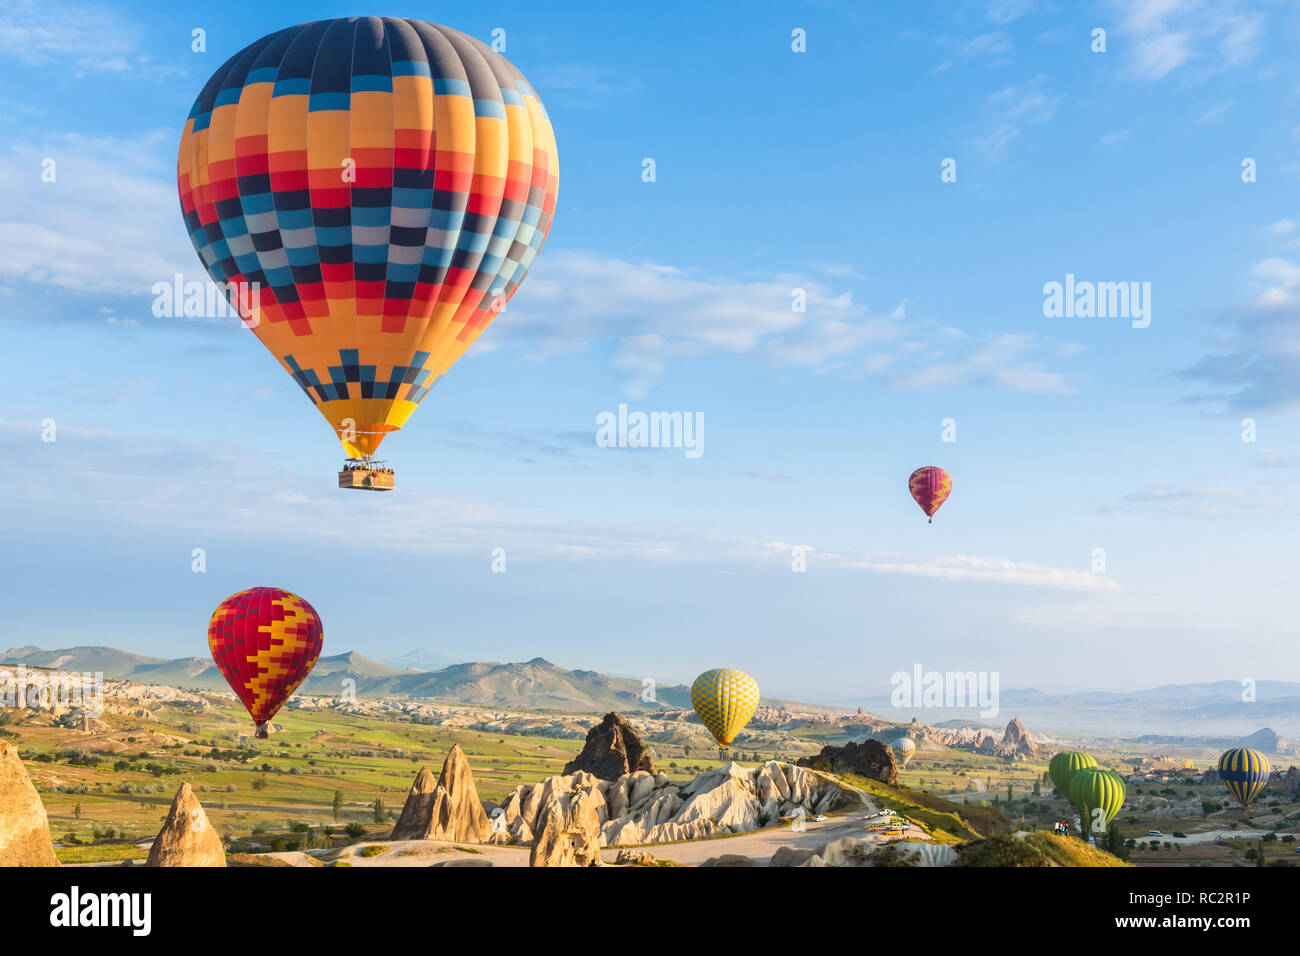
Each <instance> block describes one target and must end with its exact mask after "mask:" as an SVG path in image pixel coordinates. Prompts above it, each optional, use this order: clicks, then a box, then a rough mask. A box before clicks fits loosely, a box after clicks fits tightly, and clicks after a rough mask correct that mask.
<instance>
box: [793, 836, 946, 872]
mask: <svg viewBox="0 0 1300 956" xmlns="http://www.w3.org/2000/svg"><path fill="white" fill-rule="evenodd" d="M956 861H957V852H956V851H955V850H954V849H953V848H952V847H950V846H944V845H941V844H938V843H900V842H886V843H882V842H879V841H873V840H863V839H859V838H857V837H841V838H840V839H838V840H832V841H831V842H830V843H827V844H826V845H825V846H822V847H820V848H818V849H816V850H798V849H795V848H793V847H781V848H780V849H779V850H777V851H776V853H775V854H773V856H772V861H771V863H770V865H771V866H778V867H789V866H800V867H817V866H839V867H847V866H951V865H952V864H953V863H955V862H956Z"/></svg>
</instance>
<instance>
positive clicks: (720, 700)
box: [691, 667, 758, 750]
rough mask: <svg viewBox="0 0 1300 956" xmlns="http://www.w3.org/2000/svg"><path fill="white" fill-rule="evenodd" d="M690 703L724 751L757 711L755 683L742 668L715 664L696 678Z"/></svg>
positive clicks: (756, 683) (692, 686)
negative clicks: (714, 666)
mask: <svg viewBox="0 0 1300 956" xmlns="http://www.w3.org/2000/svg"><path fill="white" fill-rule="evenodd" d="M691 706H692V707H694V708H695V713H696V715H697V716H698V717H699V718H700V723H702V724H704V726H705V727H707V728H708V731H709V733H711V734H713V739H714V740H716V741H717V742H718V746H720V747H722V748H723V749H724V750H725V749H726V748H727V747H729V746H730V745H731V742H732V741H733V740H735V739H736V734H738V733H740V732H741V730H743V729H744V727H745V725H746V724H747V723H749V721H750V718H752V717H753V716H754V711H756V710H758V682H757V681H755V680H754V678H752V677H750V676H749V675H748V674H746V673H745V672H744V671H738V670H735V669H734V668H731V667H716V668H714V669H713V670H711V671H705V672H704V673H703V674H701V675H700V676H699V677H697V678H695V683H693V684H692V685H691Z"/></svg>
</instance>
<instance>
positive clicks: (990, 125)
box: [974, 76, 1064, 160]
mask: <svg viewBox="0 0 1300 956" xmlns="http://www.w3.org/2000/svg"><path fill="white" fill-rule="evenodd" d="M1063 98H1064V97H1063V96H1062V95H1060V94H1058V93H1054V92H1052V91H1051V90H1050V89H1048V88H1047V85H1046V81H1045V80H1044V78H1043V77H1041V76H1038V77H1035V78H1034V79H1032V80H1030V81H1028V82H1026V83H1019V84H1013V85H1011V86H1007V87H1003V88H1002V89H1000V90H998V91H997V92H995V93H993V94H991V95H990V96H988V97H987V98H986V99H985V101H984V115H983V117H982V119H981V121H980V122H981V130H980V132H979V133H978V134H977V135H976V136H975V137H974V144H975V146H976V148H977V149H979V150H980V152H982V153H983V154H984V155H985V156H986V157H987V158H988V159H990V160H998V159H1001V158H1002V157H1003V156H1004V155H1006V153H1007V150H1008V148H1009V147H1010V145H1011V144H1012V143H1013V142H1014V141H1015V140H1016V139H1017V138H1019V136H1020V134H1021V131H1022V130H1023V129H1024V128H1025V127H1026V126H1037V125H1041V124H1043V123H1046V122H1048V121H1049V120H1051V119H1052V117H1053V116H1055V115H1056V109H1057V107H1058V106H1059V105H1060V103H1061V100H1062V99H1063Z"/></svg>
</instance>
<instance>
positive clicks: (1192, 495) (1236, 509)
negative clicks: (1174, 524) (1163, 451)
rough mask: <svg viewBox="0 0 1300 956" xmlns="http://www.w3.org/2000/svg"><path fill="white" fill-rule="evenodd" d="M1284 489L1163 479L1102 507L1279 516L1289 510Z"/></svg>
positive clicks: (1201, 515)
mask: <svg viewBox="0 0 1300 956" xmlns="http://www.w3.org/2000/svg"><path fill="white" fill-rule="evenodd" d="M1289 507H1290V505H1289V502H1288V500H1287V499H1286V496H1285V494H1284V493H1279V492H1276V491H1261V490H1259V489H1248V488H1234V487H1222V486H1213V485H1174V484H1169V483H1163V484H1158V485H1154V486H1152V487H1149V488H1144V489H1142V490H1140V491H1133V492H1129V493H1128V494H1126V495H1123V496H1121V497H1120V499H1119V500H1118V501H1115V502H1112V503H1111V504H1108V505H1104V506H1102V509H1101V510H1102V511H1105V512H1113V511H1140V512H1146V513H1148V514H1157V515H1166V516H1173V517H1180V518H1206V519H1217V518H1227V519H1233V520H1239V519H1243V518H1262V517H1270V516H1271V517H1279V516H1280V515H1281V513H1282V512H1283V511H1285V510H1289Z"/></svg>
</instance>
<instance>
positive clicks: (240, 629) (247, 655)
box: [208, 588, 325, 737]
mask: <svg viewBox="0 0 1300 956" xmlns="http://www.w3.org/2000/svg"><path fill="white" fill-rule="evenodd" d="M324 635H325V631H324V628H323V627H322V626H321V622H320V615H318V614H317V613H316V609H315V608H313V607H312V606H311V605H310V604H308V603H307V602H306V601H305V600H303V599H302V598H300V597H298V595H296V594H290V593H289V592H288V591H283V590H281V589H280V588H249V589H248V590H247V591H240V592H239V593H238V594H232V595H231V596H230V597H228V598H226V599H225V600H224V601H222V602H221V603H220V604H219V605H217V609H216V610H215V611H213V612H212V619H211V620H210V621H209V622H208V649H209V650H210V651H211V652H212V660H213V662H214V663H215V664H216V665H217V669H218V670H220V671H221V675H222V676H223V677H224V678H225V679H226V683H227V684H229V685H230V689H231V690H233V691H234V692H235V696H236V697H238V698H239V700H240V703H242V704H243V705H244V707H245V708H246V709H247V710H248V713H249V715H250V716H251V717H252V718H253V722H254V723H256V724H257V736H259V737H265V736H266V735H267V734H266V724H267V723H268V722H269V721H270V719H271V718H272V717H274V716H275V713H276V711H278V710H279V709H280V707H281V706H282V705H283V704H284V702H285V701H286V700H288V699H289V697H290V695H292V694H293V692H294V691H295V690H297V689H298V685H299V684H301V683H302V682H303V681H304V680H306V679H307V675H308V674H310V673H311V669H312V667H314V666H315V665H316V660H317V658H319V657H320V652H321V647H322V645H323V644H324Z"/></svg>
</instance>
